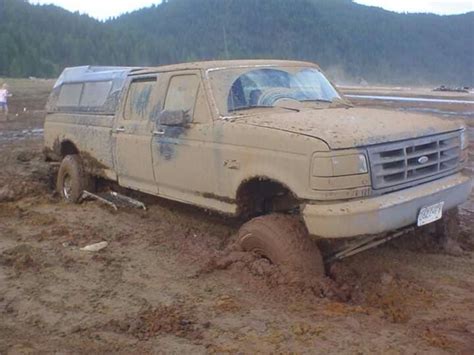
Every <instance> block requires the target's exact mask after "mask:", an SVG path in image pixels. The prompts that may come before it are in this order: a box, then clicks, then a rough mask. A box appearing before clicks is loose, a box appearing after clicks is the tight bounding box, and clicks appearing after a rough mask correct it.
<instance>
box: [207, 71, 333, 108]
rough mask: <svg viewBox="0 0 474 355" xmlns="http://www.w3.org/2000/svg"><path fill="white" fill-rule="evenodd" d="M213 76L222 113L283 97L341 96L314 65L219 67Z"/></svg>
mask: <svg viewBox="0 0 474 355" xmlns="http://www.w3.org/2000/svg"><path fill="white" fill-rule="evenodd" d="M209 79H210V81H211V85H212V88H213V93H214V96H215V98H216V103H217V106H218V107H219V111H220V113H221V114H222V115H225V114H229V113H232V112H235V111H238V110H245V109H251V108H257V107H273V106H276V105H277V104H278V103H279V102H281V101H282V100H293V101H299V102H311V101H312V102H328V103H331V102H333V101H336V100H339V99H341V97H340V96H339V94H338V92H337V91H336V89H334V87H333V86H332V85H331V83H330V82H329V81H328V80H327V79H326V77H325V76H324V75H323V74H322V73H321V72H320V71H319V70H318V69H316V68H312V67H267V68H255V67H253V68H231V69H216V70H211V71H210V72H209Z"/></svg>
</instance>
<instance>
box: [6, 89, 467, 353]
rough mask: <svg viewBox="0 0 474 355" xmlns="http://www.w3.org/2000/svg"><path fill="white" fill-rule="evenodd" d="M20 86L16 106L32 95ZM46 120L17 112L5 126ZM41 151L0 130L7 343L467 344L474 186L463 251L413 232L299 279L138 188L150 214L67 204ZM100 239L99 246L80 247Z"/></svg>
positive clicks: (434, 347)
mask: <svg viewBox="0 0 474 355" xmlns="http://www.w3.org/2000/svg"><path fill="white" fill-rule="evenodd" d="M13 89H15V87H14V86H13ZM16 90H17V91H16V93H17V96H16V99H17V100H18V101H17V107H20V106H27V105H28V104H29V100H30V99H32V100H33V101H34V102H37V101H38V100H40V97H38V95H40V94H38V95H36V96H35V93H34V90H29V91H27V90H26V89H22V87H21V86H18V87H17V89H16ZM14 92H15V91H14ZM22 92H23V97H24V101H22V100H21V97H22V96H21V95H22ZM38 92H41V90H40V89H38ZM40 96H41V95H40ZM42 97H43V100H44V101H45V95H43V96H42ZM366 104H367V103H366ZM393 108H394V109H401V107H399V106H394V107H393ZM12 112H13V115H15V111H12ZM462 112H463V111H460V112H459V115H460V116H462ZM14 117H15V116H14ZM440 117H441V115H440ZM468 119H469V118H468ZM469 124H470V129H471V130H472V128H473V127H474V124H473V122H472V120H471V121H469ZM41 125H42V121H41V120H40V119H38V117H37V114H34V115H29V114H28V113H21V115H19V116H18V118H15V120H10V121H9V122H0V132H6V131H16V132H21V131H23V130H33V129H41ZM471 132H472V131H471ZM41 150H42V139H41V137H40V136H34V135H29V136H25V137H23V139H19V138H18V137H17V138H15V139H11V140H3V141H2V140H0V153H1V154H0V164H1V166H2V169H0V196H4V198H3V199H2V200H1V201H0V353H1V354H15V353H57V352H59V353H70V352H73V353H75V352H77V353H112V352H114V353H115V352H118V353H130V352H136V353H177V352H183V353H196V354H199V353H315V352H316V353H328V352H330V353H391V352H392V353H437V354H440V353H441V354H442V353H466V354H468V353H471V352H472V349H473V348H474V321H473V320H474V306H473V302H472V300H473V296H472V295H473V293H474V273H473V270H474V223H472V221H473V217H474V216H473V215H474V197H473V196H471V199H470V201H469V202H468V203H466V204H465V205H464V206H462V208H461V211H460V222H459V224H460V234H459V244H460V247H461V248H462V253H461V254H459V255H456V256H454V255H451V254H449V253H446V252H445V251H444V250H443V249H442V248H439V244H437V243H432V239H430V238H431V237H430V236H429V234H428V233H423V235H422V234H421V233H416V234H411V235H407V236H405V237H402V238H400V239H397V240H394V241H393V242H391V243H389V244H387V245H384V246H382V247H380V248H377V249H374V250H371V251H368V252H366V253H363V254H360V255H356V256H354V257H351V258H349V259H346V260H344V261H343V262H340V263H337V264H335V265H333V266H332V267H331V268H330V269H329V270H328V277H326V278H324V279H315V278H311V276H310V275H308V277H307V279H306V280H305V282H294V280H289V279H287V278H286V277H285V275H284V274H283V273H282V272H281V271H280V270H279V269H278V268H277V267H276V266H275V265H272V264H270V263H269V262H268V261H266V260H265V259H261V258H259V257H257V256H256V255H252V254H245V253H239V252H237V251H235V250H233V249H232V248H231V247H229V246H230V245H232V241H233V240H234V237H235V235H236V232H237V230H238V228H239V222H238V221H235V220H230V219H227V218H224V217H221V216H215V215H210V214H209V213H207V212H205V211H202V210H199V209H195V208H192V207H189V206H183V205H180V204H178V203H173V202H168V201H164V200H160V199H155V198H150V197H144V196H141V195H139V194H133V195H134V197H139V198H140V199H143V200H144V201H145V202H146V203H147V206H148V207H149V209H148V211H147V212H145V211H140V210H135V209H133V208H130V209H127V208H121V209H120V210H119V211H118V212H114V211H110V210H109V209H107V208H106V207H103V206H101V205H100V204H98V203H96V202H93V201H91V202H85V203H83V204H82V205H68V204H65V203H63V202H61V201H60V200H59V199H58V198H57V196H56V195H55V193H54V191H53V182H54V173H55V171H54V168H51V167H50V166H49V164H47V163H45V162H44V161H43V160H42V154H41ZM473 152H474V145H472V144H471V147H470V157H471V162H470V168H471V169H472V167H473ZM5 196H6V197H5ZM101 241H107V242H108V246H107V248H105V249H103V250H101V251H100V252H97V253H90V252H83V251H81V250H80V248H81V247H84V246H86V245H89V244H92V243H97V242H101Z"/></svg>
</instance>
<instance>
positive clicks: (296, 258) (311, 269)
mask: <svg viewBox="0 0 474 355" xmlns="http://www.w3.org/2000/svg"><path fill="white" fill-rule="evenodd" d="M237 245H238V246H239V248H240V249H241V250H243V251H248V252H254V253H257V254H259V255H261V256H262V257H264V258H266V259H268V260H269V261H270V262H271V263H273V264H275V265H277V266H279V267H280V269H281V270H282V272H284V273H285V274H287V275H291V276H295V277H297V278H301V277H307V278H311V277H315V276H316V277H321V276H324V264H323V258H322V256H321V252H320V251H319V248H318V246H317V245H316V242H315V241H313V240H311V238H310V237H309V235H308V232H307V231H306V228H305V226H304V225H303V223H302V222H301V221H300V220H299V219H298V218H297V217H294V216H288V215H283V214H272V215H268V216H262V217H257V218H254V219H252V220H251V221H249V222H247V223H246V224H244V225H243V226H242V228H241V229H240V230H239V233H238V239H237Z"/></svg>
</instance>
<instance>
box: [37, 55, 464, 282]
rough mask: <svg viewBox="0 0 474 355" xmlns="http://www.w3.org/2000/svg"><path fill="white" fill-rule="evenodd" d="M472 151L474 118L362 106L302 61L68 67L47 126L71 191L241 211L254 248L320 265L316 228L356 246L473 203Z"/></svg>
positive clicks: (294, 262) (243, 234) (247, 244)
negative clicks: (108, 183) (101, 187)
mask: <svg viewBox="0 0 474 355" xmlns="http://www.w3.org/2000/svg"><path fill="white" fill-rule="evenodd" d="M467 147H468V143H467V134H466V130H465V126H464V124H463V123H462V121H453V120H443V119H441V118H436V117H431V116H426V115H420V114H412V113H407V112H393V111H388V110H380V109H367V108H354V107H352V105H351V104H350V103H349V102H348V101H347V100H346V99H345V98H344V97H343V95H342V94H341V93H340V92H338V91H337V89H335V87H334V86H333V85H332V84H331V83H330V82H329V81H328V80H327V79H326V77H325V76H324V74H323V73H322V71H321V70H320V68H319V67H318V66H317V65H315V64H312V63H306V62H293V61H274V60H246V61H219V62H201V63H190V64H178V65H170V66H163V67H156V68H116V67H110V68H106V67H78V68H68V69H65V70H64V72H63V73H62V75H61V76H60V78H59V79H58V81H57V83H56V85H55V86H54V89H53V92H52V94H51V96H50V99H49V103H48V114H47V117H46V122H45V154H46V156H47V158H48V159H50V160H53V161H60V162H61V165H60V169H59V173H58V178H57V188H58V191H59V193H60V194H61V195H62V196H63V197H64V199H65V200H67V201H69V202H77V201H79V199H80V197H81V193H82V191H83V190H88V191H93V190H94V179H95V178H96V177H101V178H105V179H108V180H112V181H115V182H118V184H119V185H121V186H123V187H126V188H129V189H133V190H137V191H142V192H145V193H148V194H152V195H156V196H161V197H164V198H167V199H171V200H176V201H180V202H183V203H186V204H192V205H196V206H200V207H203V208H206V209H210V210H214V211H218V212H220V213H223V214H227V215H232V216H240V217H242V218H244V219H245V220H248V221H249V222H247V223H246V224H245V225H244V226H243V227H242V228H241V230H240V232H239V235H238V245H240V247H241V248H242V249H243V250H249V251H255V252H257V253H260V254H262V255H263V256H265V257H267V258H268V259H269V260H271V261H272V262H274V263H278V264H281V265H285V267H291V268H300V269H304V270H309V269H311V270H309V271H315V270H316V271H317V272H320V273H322V272H323V262H322V257H321V254H320V253H319V250H318V249H317V247H316V243H313V242H311V241H310V238H309V237H308V234H309V235H310V236H313V237H314V238H316V239H320V240H321V239H328V240H344V241H347V240H349V239H350V240H353V241H354V242H355V243H357V245H356V247H354V246H353V247H352V249H351V250H352V251H351V253H354V251H357V250H359V249H360V250H364V249H367V246H368V244H370V242H372V243H374V245H376V244H380V239H377V238H381V236H383V237H384V238H385V234H386V233H387V232H395V231H399V230H401V229H403V228H405V227H410V226H420V227H421V226H424V225H426V224H430V223H433V222H435V221H438V220H440V219H441V218H442V217H443V216H444V215H445V214H446V213H447V212H448V211H450V210H452V209H453V208H455V207H456V206H458V205H459V204H461V203H463V202H464V201H466V200H467V198H468V196H469V194H470V191H471V188H472V181H471V180H470V179H469V178H468V177H467V176H465V175H464V174H463V173H462V171H461V170H462V169H463V167H464V166H465V164H466V161H467ZM288 265H290V266H288ZM309 271H308V272H309Z"/></svg>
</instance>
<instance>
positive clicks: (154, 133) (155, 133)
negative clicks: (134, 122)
mask: <svg viewBox="0 0 474 355" xmlns="http://www.w3.org/2000/svg"><path fill="white" fill-rule="evenodd" d="M164 134H165V130H164V129H157V130H155V131H153V135H154V136H163V135H164Z"/></svg>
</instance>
